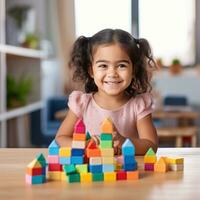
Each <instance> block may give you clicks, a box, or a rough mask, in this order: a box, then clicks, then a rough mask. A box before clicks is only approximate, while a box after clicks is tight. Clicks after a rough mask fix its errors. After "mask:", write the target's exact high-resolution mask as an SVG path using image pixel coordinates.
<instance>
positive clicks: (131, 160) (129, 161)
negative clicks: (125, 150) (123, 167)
mask: <svg viewBox="0 0 200 200" xmlns="http://www.w3.org/2000/svg"><path fill="white" fill-rule="evenodd" d="M134 163H136V160H135V156H134V155H124V164H134Z"/></svg>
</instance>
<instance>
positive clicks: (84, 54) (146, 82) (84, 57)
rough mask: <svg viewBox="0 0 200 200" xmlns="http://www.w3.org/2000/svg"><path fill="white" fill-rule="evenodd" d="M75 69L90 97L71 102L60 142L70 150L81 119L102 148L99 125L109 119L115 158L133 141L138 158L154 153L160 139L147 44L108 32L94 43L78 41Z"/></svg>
mask: <svg viewBox="0 0 200 200" xmlns="http://www.w3.org/2000/svg"><path fill="white" fill-rule="evenodd" d="M70 66H71V67H73V68H74V69H75V71H74V80H77V79H78V80H82V81H83V83H84V85H85V93H83V92H81V91H74V92H72V93H71V95H70V96H69V103H68V105H69V110H68V113H67V116H66V118H65V119H64V121H63V123H62V125H61V126H60V128H59V130H58V132H57V135H56V141H57V142H58V144H59V145H60V146H70V145H71V141H72V134H73V128H74V125H75V123H76V121H77V120H78V119H79V118H82V119H83V121H84V123H85V125H86V128H87V131H89V133H90V134H91V136H93V139H94V140H95V141H96V142H97V143H98V136H99V135H100V133H101V131H100V125H101V122H102V121H103V120H104V119H105V118H108V117H109V118H110V119H111V120H112V122H113V124H114V127H115V130H116V132H114V133H113V141H114V149H115V153H116V154H120V153H121V146H122V144H123V142H124V141H125V139H126V138H129V139H130V140H131V141H132V142H133V144H134V145H135V148H136V154H137V155H144V154H145V153H146V151H147V150H148V149H149V148H150V147H152V148H153V149H154V150H155V151H156V150H157V145H158V139H157V133H156V129H155V128H154V125H153V123H152V117H151V113H152V111H153V110H152V103H153V102H152V96H151V95H150V93H148V92H149V91H150V90H151V86H150V76H149V72H150V71H151V70H152V68H154V67H155V62H154V60H153V58H152V55H151V50H150V47H149V44H148V42H147V41H146V40H145V39H135V38H134V37H132V36H131V35H130V34H129V33H127V32H125V31H123V30H120V29H115V30H112V29H105V30H102V31H100V32H98V33H96V34H95V35H93V36H92V37H84V36H81V37H79V38H78V39H77V40H76V42H75V43H74V46H73V50H72V54H71V60H70Z"/></svg>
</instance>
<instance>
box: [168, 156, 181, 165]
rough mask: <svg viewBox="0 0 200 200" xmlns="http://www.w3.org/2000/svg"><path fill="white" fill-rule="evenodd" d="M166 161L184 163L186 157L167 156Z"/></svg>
mask: <svg viewBox="0 0 200 200" xmlns="http://www.w3.org/2000/svg"><path fill="white" fill-rule="evenodd" d="M165 161H166V162H167V163H168V164H183V163H184V158H169V157H165Z"/></svg>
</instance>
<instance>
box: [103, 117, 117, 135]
mask: <svg viewBox="0 0 200 200" xmlns="http://www.w3.org/2000/svg"><path fill="white" fill-rule="evenodd" d="M101 132H102V133H104V134H105V133H113V132H114V127H113V123H112V121H111V119H109V118H106V119H105V120H104V121H103V122H102V124H101Z"/></svg>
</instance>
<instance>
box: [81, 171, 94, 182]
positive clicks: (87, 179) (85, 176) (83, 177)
mask: <svg viewBox="0 0 200 200" xmlns="http://www.w3.org/2000/svg"><path fill="white" fill-rule="evenodd" d="M80 179H81V181H80V182H81V183H91V182H92V173H90V172H88V173H80Z"/></svg>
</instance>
